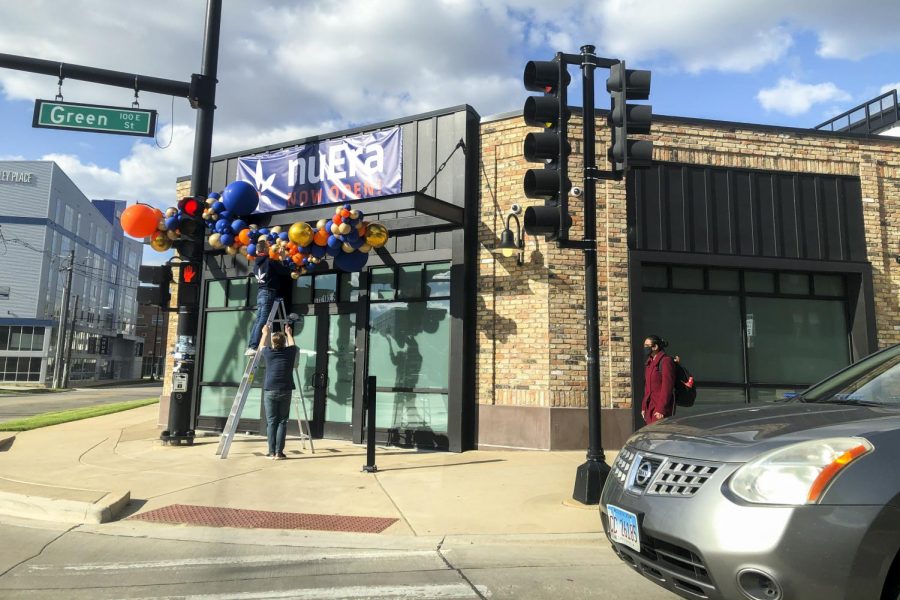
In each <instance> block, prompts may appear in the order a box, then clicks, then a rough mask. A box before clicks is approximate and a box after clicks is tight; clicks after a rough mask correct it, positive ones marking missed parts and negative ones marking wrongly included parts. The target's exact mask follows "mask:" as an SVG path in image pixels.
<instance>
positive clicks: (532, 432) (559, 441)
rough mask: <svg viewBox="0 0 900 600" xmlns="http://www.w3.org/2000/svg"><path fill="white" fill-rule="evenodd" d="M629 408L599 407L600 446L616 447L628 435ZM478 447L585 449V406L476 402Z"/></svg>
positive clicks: (629, 429)
mask: <svg viewBox="0 0 900 600" xmlns="http://www.w3.org/2000/svg"><path fill="white" fill-rule="evenodd" d="M632 431H633V428H632V418H631V409H629V408H612V409H603V410H602V411H601V426H600V435H601V437H602V439H603V448H604V449H612V450H617V449H619V448H621V447H622V445H623V444H624V443H625V440H626V439H627V438H628V436H629V435H631V433H632ZM476 444H477V447H478V448H483V449H487V448H522V449H532V450H586V449H587V447H588V411H587V409H586V408H548V407H540V406H497V405H494V406H492V405H486V404H481V405H479V406H478V438H477V442H476Z"/></svg>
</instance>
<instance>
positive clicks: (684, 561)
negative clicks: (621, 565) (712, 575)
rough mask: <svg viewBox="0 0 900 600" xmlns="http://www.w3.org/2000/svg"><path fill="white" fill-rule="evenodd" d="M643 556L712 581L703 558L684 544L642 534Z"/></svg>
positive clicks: (683, 573) (704, 581) (662, 564)
mask: <svg viewBox="0 0 900 600" xmlns="http://www.w3.org/2000/svg"><path fill="white" fill-rule="evenodd" d="M641 556H643V557H645V558H647V559H649V560H652V561H653V562H655V563H657V564H659V565H660V566H663V567H666V568H667V569H669V570H671V571H674V572H676V573H679V574H682V575H686V576H688V577H691V578H692V579H695V580H696V581H698V582H701V583H706V584H709V583H711V581H710V579H709V572H707V570H706V565H705V564H704V562H703V559H702V558H701V557H700V556H699V555H698V554H695V553H694V552H691V551H690V550H688V549H687V548H684V547H682V546H678V545H676V544H672V543H669V542H665V541H663V540H660V539H657V538H654V537H651V536H649V535H641Z"/></svg>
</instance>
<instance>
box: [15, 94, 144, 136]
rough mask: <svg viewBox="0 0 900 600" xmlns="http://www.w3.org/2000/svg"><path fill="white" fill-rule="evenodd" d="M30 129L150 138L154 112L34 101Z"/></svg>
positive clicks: (95, 105)
mask: <svg viewBox="0 0 900 600" xmlns="http://www.w3.org/2000/svg"><path fill="white" fill-rule="evenodd" d="M31 126H32V127H45V128H47V129H67V130H70V131H89V132H93V133H115V134H118V135H136V136H141V137H153V136H155V135H156V111H155V110H143V109H140V108H122V107H118V106H101V105H98V104H75V103H73V102H57V101H54V100H35V101H34V119H33V121H32V122H31Z"/></svg>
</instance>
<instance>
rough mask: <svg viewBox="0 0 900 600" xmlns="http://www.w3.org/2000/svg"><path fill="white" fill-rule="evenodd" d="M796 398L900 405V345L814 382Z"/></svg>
mask: <svg viewBox="0 0 900 600" xmlns="http://www.w3.org/2000/svg"><path fill="white" fill-rule="evenodd" d="M797 400H799V401H800V402H819V403H839V404H865V405H878V406H893V407H897V408H900V346H894V347H893V348H889V349H887V350H884V351H882V352H878V353H876V354H873V355H872V356H869V357H867V358H865V359H863V360H861V361H860V362H858V363H856V364H854V365H851V366H850V367H848V368H847V369H844V370H843V371H841V372H840V373H838V374H836V375H835V376H834V377H831V378H829V379H826V380H825V381H823V382H821V383H818V384H816V385H814V386H812V387H811V388H809V389H808V390H806V391H805V392H804V393H802V394H800V396H799V397H798V398H797Z"/></svg>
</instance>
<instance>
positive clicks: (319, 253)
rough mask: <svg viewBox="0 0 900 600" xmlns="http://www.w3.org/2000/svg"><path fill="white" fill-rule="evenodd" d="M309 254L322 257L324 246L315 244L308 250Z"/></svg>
mask: <svg viewBox="0 0 900 600" xmlns="http://www.w3.org/2000/svg"><path fill="white" fill-rule="evenodd" d="M309 253H310V254H312V255H313V256H315V257H316V258H322V257H324V256H325V246H316V245H313V247H312V248H311V249H310V251H309Z"/></svg>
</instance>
